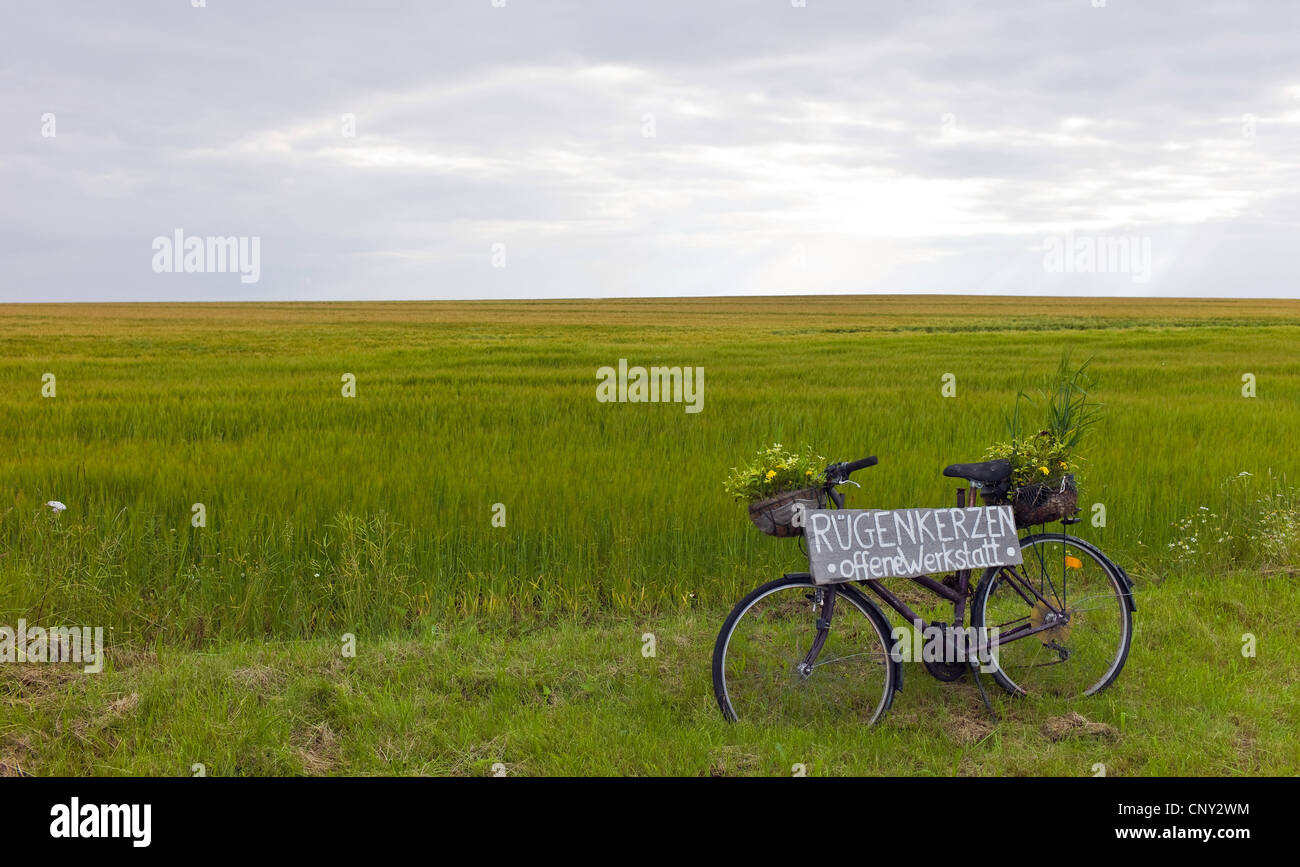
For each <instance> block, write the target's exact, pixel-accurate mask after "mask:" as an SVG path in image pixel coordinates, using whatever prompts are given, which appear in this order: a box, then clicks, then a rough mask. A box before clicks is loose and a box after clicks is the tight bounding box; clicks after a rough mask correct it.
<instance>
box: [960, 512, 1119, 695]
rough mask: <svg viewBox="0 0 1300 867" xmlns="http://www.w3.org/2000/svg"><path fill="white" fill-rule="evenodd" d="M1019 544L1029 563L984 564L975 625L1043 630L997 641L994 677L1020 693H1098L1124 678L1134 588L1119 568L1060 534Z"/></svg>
mask: <svg viewBox="0 0 1300 867" xmlns="http://www.w3.org/2000/svg"><path fill="white" fill-rule="evenodd" d="M1020 547H1021V553H1022V555H1023V558H1024V562H1023V563H1022V564H1021V565H1020V566H1001V567H997V568H994V569H989V570H987V571H986V572H985V573H984V577H983V578H982V579H981V581H980V585H979V587H978V588H977V589H976V591H975V600H974V602H973V604H972V605H971V625H972V626H975V627H977V628H978V627H988V628H997V629H998V631H999V633H1000V635H1003V636H1006V635H1007V634H1008V633H1011V634H1014V632H1013V630H1017V629H1026V628H1030V629H1035V630H1038V631H1036V632H1035V633H1034V634H1032V635H1025V636H1024V637H1021V638H1016V639H1014V640H1011V641H1006V642H999V644H998V646H997V658H996V665H997V667H996V669H995V670H994V672H993V676H994V679H995V680H997V682H998V684H999V685H1000V686H1001V687H1002V688H1003V689H1005V690H1006V691H1007V692H1010V693H1012V694H1015V695H1053V696H1061V697H1067V698H1068V697H1072V696H1082V695H1094V694H1096V693H1098V692H1101V691H1102V690H1103V689H1105V688H1106V687H1108V686H1110V685H1111V684H1112V683H1114V682H1115V678H1117V677H1119V673H1120V670H1121V669H1123V667H1124V661H1125V660H1126V659H1127V658H1128V651H1129V646H1130V645H1131V643H1132V641H1133V613H1132V610H1131V609H1130V607H1129V601H1128V593H1129V591H1128V588H1127V587H1126V586H1125V585H1124V583H1123V581H1122V580H1121V578H1120V575H1119V570H1118V569H1116V568H1115V567H1114V565H1113V564H1111V563H1110V561H1109V560H1107V559H1106V558H1105V556H1103V555H1101V554H1100V552H1098V551H1097V550H1096V549H1095V548H1093V547H1092V546H1091V545H1088V544H1087V543H1084V542H1082V541H1081V540H1079V539H1075V538H1073V537H1071V536H1067V535H1065V534H1063V533H1041V534H1038V535H1035V536H1027V537H1025V538H1024V539H1022V540H1021V542H1020ZM1039 597H1042V598H1041V599H1040V598H1039ZM1054 610H1055V611H1061V612H1064V614H1065V615H1066V616H1065V617H1064V618H1060V617H1059V616H1058V615H1057V614H1056V613H1055V611H1054ZM1053 624H1059V625H1055V626H1054V625H1053ZM1044 627H1046V628H1044Z"/></svg>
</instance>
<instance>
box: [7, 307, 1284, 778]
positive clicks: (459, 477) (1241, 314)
mask: <svg viewBox="0 0 1300 867" xmlns="http://www.w3.org/2000/svg"><path fill="white" fill-rule="evenodd" d="M1063 348H1069V349H1071V350H1072V351H1073V353H1074V355H1075V356H1076V357H1077V358H1084V357H1088V356H1092V357H1094V359H1095V360H1094V362H1093V367H1094V372H1095V374H1096V376H1097V378H1098V380H1099V388H1098V390H1097V392H1096V396H1097V397H1098V398H1099V399H1100V400H1102V401H1103V402H1104V403H1105V404H1106V417H1105V420H1104V422H1103V424H1102V426H1101V427H1100V428H1099V429H1098V430H1096V431H1095V432H1094V433H1095V436H1094V437H1093V439H1092V442H1091V444H1090V446H1089V447H1088V449H1087V452H1086V457H1087V464H1086V467H1085V469H1084V471H1083V477H1082V481H1083V492H1082V494H1081V504H1082V505H1083V506H1084V508H1085V517H1088V516H1091V515H1092V514H1093V504H1102V505H1103V506H1104V507H1105V514H1106V522H1105V526H1104V527H1097V526H1093V525H1092V523H1091V522H1090V521H1085V522H1084V523H1082V524H1079V525H1078V526H1077V527H1076V528H1075V529H1076V531H1077V532H1079V534H1080V535H1083V536H1085V537H1086V538H1089V539H1091V540H1093V541H1095V542H1097V543H1098V544H1100V545H1101V546H1102V547H1103V548H1104V549H1105V550H1106V551H1107V552H1108V553H1110V554H1111V555H1112V557H1113V558H1114V559H1116V560H1118V561H1120V562H1121V563H1123V564H1124V565H1126V566H1127V567H1128V568H1129V571H1130V572H1131V574H1132V575H1133V576H1134V578H1135V579H1136V580H1137V582H1138V594H1139V596H1138V600H1139V606H1140V608H1139V611H1138V613H1137V621H1136V622H1137V635H1136V639H1135V645H1134V651H1133V655H1132V657H1131V658H1130V661H1129V664H1128V668H1127V669H1126V670H1125V673H1124V675H1123V676H1122V677H1121V679H1120V681H1119V683H1118V684H1117V685H1116V686H1115V687H1114V688H1113V689H1112V690H1111V691H1109V692H1107V693H1106V694H1104V695H1103V696H1102V697H1099V698H1097V699H1094V700H1092V701H1090V702H1084V703H1081V704H1080V705H1078V706H1077V707H1065V706H1060V707H1057V706H1051V705H1038V704H1035V703H1008V702H1006V701H1005V700H1000V701H1002V705H1003V710H1004V713H1005V715H1006V716H1007V719H1006V720H1005V721H1004V723H1003V724H1002V725H1001V726H1000V727H998V728H996V729H990V730H988V731H984V730H983V729H982V728H980V726H981V725H983V723H982V717H981V716H980V713H981V708H980V705H979V703H978V698H977V697H976V696H975V694H974V693H973V691H971V687H969V686H965V685H963V686H957V687H946V686H941V685H939V684H936V683H934V682H932V681H929V680H928V679H927V678H925V676H924V673H923V672H921V671H920V669H919V668H917V667H915V666H913V667H909V670H908V687H907V689H906V690H905V692H904V693H903V694H902V695H901V696H900V697H899V699H898V701H896V702H895V705H894V710H893V711H892V713H891V715H890V717H887V721H886V724H885V726H884V727H881V728H877V729H874V730H872V731H870V732H859V731H855V732H853V733H852V735H851V736H850V737H849V738H848V739H847V740H844V741H842V742H836V740H835V738H834V731H835V730H834V729H827V730H826V731H822V732H816V731H814V732H802V733H801V732H779V731H756V730H753V729H746V728H744V727H740V728H736V727H727V726H725V725H723V724H722V723H721V721H720V720H717V719H714V716H715V715H716V708H713V707H712V706H711V696H710V687H709V684H708V676H709V674H708V662H709V652H710V650H711V640H712V635H713V633H714V632H716V629H717V625H718V623H719V622H720V620H721V618H722V616H723V615H724V614H725V612H726V610H727V609H728V608H729V607H730V606H731V605H732V604H733V603H734V602H735V600H736V599H737V598H739V596H740V595H742V594H743V593H744V592H745V591H746V590H748V589H749V588H751V587H753V586H754V585H756V584H757V583H759V582H760V581H762V580H766V579H767V578H770V577H775V576H776V575H779V574H780V573H781V572H783V571H791V570H794V569H799V568H802V567H801V564H800V555H799V552H798V549H797V547H796V546H795V545H793V544H791V543H789V542H783V541H779V540H775V539H771V538H768V537H765V536H762V535H761V534H759V533H757V532H756V531H755V530H754V529H753V528H752V527H750V526H749V524H748V522H747V520H746V518H745V516H744V513H743V508H742V507H741V506H739V505H737V504H735V503H731V502H729V501H728V500H727V499H726V498H725V497H724V495H723V494H722V490H721V482H722V479H723V477H724V476H725V474H726V472H727V470H728V468H730V467H731V466H733V465H734V464H736V463H737V462H739V461H741V460H744V459H745V458H746V457H748V456H749V455H750V454H751V453H752V452H753V451H754V450H755V449H756V448H758V447H759V446H761V445H763V444H765V443H770V442H772V441H779V442H782V443H785V444H788V445H794V444H801V443H804V442H809V443H813V444H814V445H816V446H817V448H818V449H819V450H820V452H821V453H822V454H825V455H826V456H827V457H828V459H835V460H841V459H842V460H848V459H853V458H857V457H861V456H863V455H866V454H876V455H879V456H880V459H881V462H880V465H879V466H877V467H874V468H871V469H869V470H867V471H864V472H863V473H861V474H860V475H859V478H860V480H861V481H862V483H863V488H862V489H860V490H858V489H850V490H851V491H852V493H851V496H850V501H849V505H850V506H854V507H868V506H871V507H893V506H919V505H945V504H948V503H949V502H951V501H952V497H953V487H952V484H951V481H950V480H947V479H944V478H942V477H941V476H940V472H939V471H940V469H941V468H942V467H943V466H944V465H945V464H947V463H950V462H954V461H966V460H977V459H979V458H980V456H981V455H982V452H983V450H984V447H985V446H986V445H987V444H989V443H990V442H992V441H994V440H997V439H1001V438H1004V434H1005V432H1004V428H1003V421H1002V413H1003V411H1004V410H1006V409H1008V408H1010V406H1011V403H1012V401H1013V399H1014V396H1015V394H1016V392H1017V390H1018V389H1019V388H1020V387H1021V386H1023V385H1025V384H1026V382H1027V380H1032V379H1033V378H1035V377H1038V376H1041V375H1042V374H1044V373H1047V372H1050V371H1051V370H1053V369H1054V368H1055V365H1056V362H1057V360H1058V358H1059V356H1060V353H1061V351H1062V349H1063ZM1298 350H1300V303H1297V302H1284V301H1238V300H1215V301H1206V300H1196V301H1160V300H1151V299H1127V300H1126V299H1091V300H1082V299H1059V300H1049V299H1011V298H953V297H937V296H929V297H914V298H902V297H841V298H772V299H702V300H681V299H665V300H638V301H630V300H618V301H566V302H476V303H451V302H448V303H384V304H379V303H368V304H280V303H276V304H244V305H238V304H230V305H225V304H219V305H209V304H201V305H198V304H196V305H4V306H0V438H2V441H0V442H2V445H3V449H0V462H2V464H0V469H2V471H3V478H4V479H5V485H4V492H3V493H4V497H3V500H0V623H3V624H10V625H12V624H13V623H15V622H16V621H17V620H18V619H19V618H24V619H26V620H27V621H28V622H29V623H41V624H47V625H53V624H89V625H102V626H104V627H105V630H106V633H107V634H108V636H109V637H108V645H109V660H110V665H109V668H110V671H109V672H108V673H106V674H104V675H101V676H95V675H85V676H81V675H76V676H69V675H67V674H66V672H67V671H68V669H65V668H56V667H52V666H51V667H46V668H45V669H41V668H39V667H33V666H18V665H12V664H10V665H5V666H0V676H3V678H4V680H3V681H0V684H2V685H0V689H3V695H4V696H5V703H4V705H3V706H2V707H0V731H2V732H3V736H2V739H0V770H3V769H6V768H8V769H11V770H12V769H15V768H21V769H22V770H24V771H26V772H32V773H59V772H74V773H83V772H86V773H143V772H149V773H189V767H190V764H191V763H192V762H205V763H207V764H210V765H211V766H212V770H211V771H210V772H211V773H304V772H305V773H485V772H487V770H486V768H488V767H490V765H491V764H492V763H493V762H496V761H501V762H503V763H504V764H506V765H507V766H508V767H510V768H512V769H514V770H516V771H518V772H521V773H566V772H567V773H653V772H661V773H779V772H788V771H783V770H782V769H783V768H787V767H788V765H790V764H791V763H794V762H805V763H812V766H813V767H814V769H815V772H817V773H846V772H861V773H1066V774H1083V775H1086V774H1089V773H1091V771H1090V770H1089V768H1090V767H1091V765H1092V763H1093V762H1103V763H1106V764H1108V767H1113V768H1114V772H1116V773H1206V774H1227V773H1245V772H1253V773H1297V772H1300V747H1298V746H1297V745H1296V744H1295V743H1294V742H1293V739H1292V737H1291V732H1294V730H1295V728H1296V724H1297V722H1300V720H1298V719H1297V712H1296V711H1295V710H1294V708H1295V707H1296V705H1297V702H1296V699H1297V697H1298V696H1297V694H1296V693H1297V681H1298V680H1300V676H1298V675H1297V674H1296V673H1295V672H1296V671H1297V670H1300V667H1298V666H1297V663H1300V648H1298V647H1297V642H1296V640H1295V635H1296V623H1297V621H1296V616H1295V611H1296V610H1297V605H1296V603H1297V602H1300V594H1298V593H1297V592H1296V590H1295V589H1294V576H1293V575H1292V574H1290V573H1289V572H1288V570H1292V571H1294V570H1295V569H1296V568H1297V567H1300V539H1298V538H1297V535H1298V534H1300V530H1298V523H1300V500H1298V499H1297V496H1296V494H1295V491H1294V489H1293V488H1292V484H1293V482H1294V471H1293V470H1292V468H1293V467H1294V466H1295V453H1296V450H1297V448H1296V447H1297V444H1298V442H1300V437H1298V436H1297V433H1296V431H1297V430H1300V351H1298ZM620 358H626V359H628V362H629V364H633V365H636V364H641V365H647V366H648V365H652V364H654V365H691V366H697V367H703V368H704V369H705V373H706V377H705V389H704V401H703V411H702V412H700V413H698V414H690V413H686V412H685V411H684V408H683V405H682V404H674V403H662V404H609V403H600V402H598V401H597V400H596V391H595V388H596V384H597V379H596V369H597V368H599V367H602V366H605V365H616V364H617V363H618V360H619V359H620ZM47 373H52V374H54V376H55V378H56V379H55V386H56V393H55V396H53V397H43V396H42V377H43V375H44V374H47ZM346 373H351V374H354V375H355V378H356V397H355V398H348V397H344V396H343V395H342V393H341V388H342V382H341V378H342V376H343V375H344V374H346ZM945 373H953V374H955V375H956V378H957V396H956V397H954V398H944V397H942V396H941V393H940V387H941V378H942V377H943V375H944V374H945ZM1248 373H1249V374H1253V376H1254V378H1255V383H1256V388H1257V392H1256V396H1255V397H1253V398H1247V397H1243V393H1242V387H1243V379H1242V378H1243V375H1244V374H1248ZM47 500H59V501H62V502H63V503H66V504H67V506H68V508H67V510H66V511H65V512H63V513H61V514H58V515H55V514H54V513H53V512H52V511H51V510H50V509H49V508H47V507H46V506H45V505H44V503H45V502H46V501H47ZM196 503H202V504H203V506H204V509H205V513H206V526H203V527H194V526H192V524H191V515H192V507H193V505H194V504H196ZM498 503H499V504H503V505H504V507H505V518H506V520H505V526H504V527H499V526H494V524H493V515H494V511H493V506H494V504H498ZM470 621H473V623H471V622H470ZM344 632H348V633H352V634H354V635H355V636H357V639H358V647H359V648H360V650H359V651H358V656H357V658H356V659H348V660H340V659H339V658H338V653H337V647H338V642H339V636H340V635H341V634H342V633H344ZM644 632H654V633H655V634H656V635H658V636H660V648H661V651H660V655H659V657H658V658H656V659H650V660H646V659H644V658H643V657H642V656H641V655H640V653H639V647H640V644H639V638H640V636H641V635H642V633H644ZM1247 632H1249V633H1252V634H1254V635H1255V636H1256V637H1257V640H1258V656H1257V657H1255V658H1251V659H1246V658H1243V657H1242V655H1241V652H1240V649H1241V646H1242V638H1241V636H1242V634H1243V633H1247ZM520 647H528V648H531V649H530V650H529V651H528V652H527V653H525V654H524V655H523V656H519V655H518V654H517V651H518V650H519V648H520ZM367 650H369V651H370V652H372V653H373V655H372V656H370V657H367V656H366V651H367ZM367 660H368V661H367ZM381 660H382V661H381ZM913 668H916V673H914V672H913V670H912V669H913ZM51 672H56V673H57V674H54V673H51ZM250 672H251V673H250ZM467 683H468V684H469V686H466V684H467ZM474 684H478V686H477V687H476V686H474ZM485 684H486V686H485ZM114 708H116V710H113V709H114ZM1070 710H1078V711H1079V712H1081V713H1083V714H1085V715H1086V716H1087V717H1088V718H1089V719H1091V720H1093V721H1095V722H1099V723H1105V724H1107V725H1110V726H1111V727H1112V728H1113V731H1111V732H1110V733H1108V734H1106V735H1104V736H1100V735H1097V733H1096V731H1094V732H1092V733H1091V734H1086V735H1081V736H1075V735H1067V736H1065V737H1063V738H1055V737H1054V736H1052V737H1049V736H1048V734H1045V733H1044V726H1048V727H1049V728H1050V726H1051V725H1052V723H1050V720H1056V719H1061V718H1064V715H1065V714H1067V713H1068V712H1069V711H1070ZM1121 714H1122V715H1123V717H1122V718H1121ZM967 718H969V722H970V725H971V726H974V727H975V728H974V729H972V731H974V732H976V733H977V734H978V735H979V736H978V737H974V738H972V737H970V736H969V732H966V733H962V732H961V731H958V733H957V734H954V733H953V731H954V729H953V726H956V727H957V729H961V726H963V725H965V723H960V720H965V719H967ZM954 719H955V720H958V721H959V722H958V723H953V722H952V721H953V720H954ZM78 721H81V722H78ZM79 726H81V727H79ZM1098 731H1100V729H1098ZM313 732H315V733H316V734H314V735H313ZM620 732H622V733H623V735H622V736H616V735H618V733H620ZM831 744H834V746H832V745H831ZM792 750H793V754H794V755H795V757H794V758H790V756H791V755H792V752H791V751H792ZM318 754H319V755H318ZM321 756H324V758H322V757H321ZM1092 756H1096V757H1095V758H1092V759H1091V760H1089V757H1092ZM1108 756H1109V757H1111V758H1107V757H1108ZM787 759H789V760H788V761H787Z"/></svg>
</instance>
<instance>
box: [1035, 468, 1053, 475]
mask: <svg viewBox="0 0 1300 867" xmlns="http://www.w3.org/2000/svg"><path fill="white" fill-rule="evenodd" d="M1038 469H1040V470H1042V471H1043V475H1045V476H1047V475H1051V471H1050V470H1048V469H1047V467H1039V468H1038Z"/></svg>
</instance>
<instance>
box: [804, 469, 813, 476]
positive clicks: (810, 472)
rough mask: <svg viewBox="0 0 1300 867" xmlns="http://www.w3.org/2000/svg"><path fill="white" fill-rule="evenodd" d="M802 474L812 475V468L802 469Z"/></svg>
mask: <svg viewBox="0 0 1300 867" xmlns="http://www.w3.org/2000/svg"><path fill="white" fill-rule="evenodd" d="M803 474H804V475H805V476H811V475H812V470H804V471H803Z"/></svg>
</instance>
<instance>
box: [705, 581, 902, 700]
mask: <svg viewBox="0 0 1300 867" xmlns="http://www.w3.org/2000/svg"><path fill="white" fill-rule="evenodd" d="M891 642H892V640H891V637H890V627H889V621H888V620H887V619H886V618H885V616H884V614H882V613H881V611H880V609H879V608H877V607H876V605H875V604H874V603H873V602H872V601H871V600H869V599H867V598H866V597H865V596H863V595H862V593H861V592H860V591H859V590H857V589H856V588H854V587H850V586H848V585H842V584H841V585H835V586H826V587H823V586H819V585H817V584H815V583H814V582H813V580H812V578H811V577H809V576H807V575H787V576H786V577H784V578H779V579H777V580H775V581H770V582H768V583H767V584H764V585H762V586H761V587H758V588H757V589H755V590H753V591H752V592H751V593H749V595H747V596H746V597H745V598H744V599H742V600H741V601H740V602H739V603H738V604H737V605H736V607H735V608H734V609H732V611H731V614H730V615H728V617H727V619H726V621H725V622H724V623H723V625H722V630H721V631H720V632H719V633H718V640H717V642H716V644H715V645H714V648H713V690H714V695H715V696H716V698H717V700H718V707H719V708H720V709H721V710H722V714H723V716H724V717H726V718H727V719H728V720H730V721H732V722H735V721H737V720H745V721H746V722H756V723H759V724H765V725H786V724H794V725H803V724H807V723H809V722H812V721H815V720H818V719H829V720H837V721H843V720H844V719H845V718H846V717H851V718H854V719H856V720H857V721H859V722H862V723H866V724H871V723H874V722H876V720H878V719H880V717H881V715H883V714H884V712H885V711H886V710H888V709H889V705H890V704H891V703H892V701H893V696H894V688H895V668H896V663H894V662H893V661H892V660H891V659H890V657H889V650H890V646H891Z"/></svg>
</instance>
